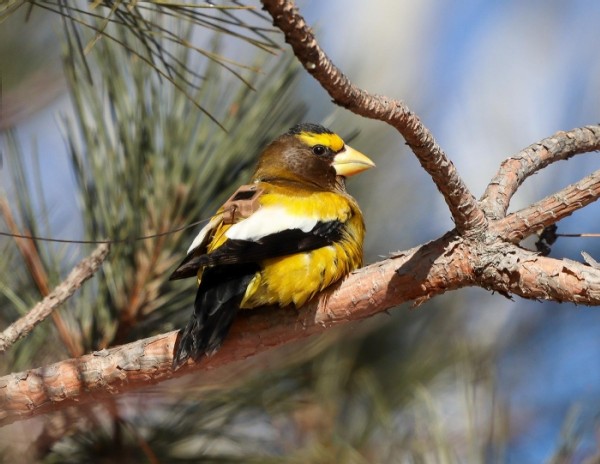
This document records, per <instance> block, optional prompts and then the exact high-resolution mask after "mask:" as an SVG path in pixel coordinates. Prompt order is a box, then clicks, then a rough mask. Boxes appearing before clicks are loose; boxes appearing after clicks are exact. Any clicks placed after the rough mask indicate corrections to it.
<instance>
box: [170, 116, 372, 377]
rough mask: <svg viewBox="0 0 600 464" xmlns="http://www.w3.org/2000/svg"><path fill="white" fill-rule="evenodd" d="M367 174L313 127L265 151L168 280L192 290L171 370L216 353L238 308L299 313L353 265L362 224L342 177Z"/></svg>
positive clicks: (362, 160)
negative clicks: (190, 281) (191, 281)
mask: <svg viewBox="0 0 600 464" xmlns="http://www.w3.org/2000/svg"><path fill="white" fill-rule="evenodd" d="M372 166H373V163H372V161H370V160H369V159H368V158H367V157H365V156H364V155H362V154H361V153H359V152H357V151H355V150H353V149H352V148H350V147H348V146H346V145H345V144H344V142H343V140H342V139H341V138H340V137H339V136H338V135H336V134H334V133H332V132H330V131H328V130H327V129H325V128H323V127H321V126H317V125H312V124H302V125H299V126H296V127H294V128H292V129H290V131H289V132H288V133H286V134H284V135H283V136H281V137H280V138H278V139H276V140H275V141H274V142H272V143H271V144H270V145H269V146H268V147H267V148H266V149H265V151H264V152H263V153H262V154H261V156H260V158H259V163H258V166H257V168H256V171H255V173H254V176H253V184H251V186H246V187H244V188H241V189H239V190H238V191H237V192H236V194H235V195H234V196H233V197H232V198H231V199H230V200H229V201H228V202H227V203H226V204H225V205H224V206H223V207H222V208H221V209H220V210H219V211H218V212H217V214H216V215H215V216H214V217H213V218H212V219H211V221H210V222H209V224H208V225H207V226H206V227H205V228H204V229H202V231H201V232H200V234H199V235H198V237H197V238H196V239H195V240H194V242H193V243H192V246H191V247H190V250H189V252H188V256H187V257H186V259H185V260H184V261H183V263H182V264H181V265H180V266H179V267H178V268H177V270H176V271H175V272H174V273H173V276H172V278H174V279H178V278H184V277H190V276H192V275H196V276H197V279H198V283H199V288H198V293H197V297H196V303H195V311H194V314H193V316H192V319H191V320H190V323H189V324H188V326H187V327H186V328H185V330H184V331H183V334H182V337H181V341H180V342H179V344H178V346H177V350H176V354H175V360H174V367H175V368H177V367H178V366H180V365H181V364H183V363H184V362H185V361H186V360H187V359H188V358H190V357H192V358H194V359H196V358H198V357H199V356H201V355H202V354H205V353H211V352H214V351H215V350H216V349H218V347H219V346H220V344H221V342H222V340H223V338H224V337H225V335H226V334H227V331H228V330H229V327H230V325H231V323H232V321H233V317H234V315H235V312H236V310H237V309H238V308H243V309H249V308H256V307H259V306H265V305H278V306H288V305H291V304H293V305H295V306H296V307H299V306H302V305H303V304H304V303H306V301H308V300H309V299H310V298H312V297H313V296H314V295H315V294H317V293H318V292H320V291H321V290H323V289H324V288H326V287H328V286H329V285H331V284H332V283H334V282H336V281H338V280H339V279H340V278H342V277H343V276H345V275H346V274H348V273H349V272H351V271H352V270H354V269H356V268H358V267H359V266H361V265H362V259H363V258H362V255H363V251H362V246H363V241H364V235H365V226H364V221H363V218H362V214H361V212H360V209H359V207H358V204H357V203H356V201H355V200H354V199H353V198H352V197H351V196H350V195H348V194H347V193H346V191H345V188H344V182H343V178H344V177H346V176H349V175H353V174H356V173H358V172H361V171H364V170H365V169H368V168H370V167H372Z"/></svg>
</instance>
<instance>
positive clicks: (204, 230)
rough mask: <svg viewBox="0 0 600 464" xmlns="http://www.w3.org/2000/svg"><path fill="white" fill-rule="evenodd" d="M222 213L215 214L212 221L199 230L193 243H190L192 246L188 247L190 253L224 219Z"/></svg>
mask: <svg viewBox="0 0 600 464" xmlns="http://www.w3.org/2000/svg"><path fill="white" fill-rule="evenodd" d="M222 216H223V215H222V214H218V215H216V216H214V217H213V218H212V219H211V220H210V222H209V223H208V224H206V225H205V226H204V227H203V228H202V229H201V230H200V232H198V235H196V238H195V239H194V241H193V242H192V244H191V245H190V247H189V248H188V251H187V254H188V255H189V254H190V253H191V252H192V251H193V250H194V249H195V248H197V247H199V246H200V245H202V242H203V241H204V239H205V238H206V236H207V235H208V234H209V233H210V232H211V231H212V230H213V229H214V228H215V227H216V226H217V224H218V223H219V221H220V220H221V219H222Z"/></svg>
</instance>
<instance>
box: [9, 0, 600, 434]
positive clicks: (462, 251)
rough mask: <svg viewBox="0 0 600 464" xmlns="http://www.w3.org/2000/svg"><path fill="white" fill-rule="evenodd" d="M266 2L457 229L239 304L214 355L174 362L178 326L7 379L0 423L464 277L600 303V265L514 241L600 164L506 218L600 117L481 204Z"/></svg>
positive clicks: (584, 186) (579, 197)
mask: <svg viewBox="0 0 600 464" xmlns="http://www.w3.org/2000/svg"><path fill="white" fill-rule="evenodd" d="M263 4H264V6H265V8H266V9H267V10H268V11H269V13H271V15H272V17H273V19H274V21H275V24H276V25H277V26H278V27H280V28H281V30H283V31H284V33H285V34H286V40H287V41H288V42H289V43H290V44H291V45H292V48H293V49H294V52H295V53H296V56H298V58H299V59H300V61H301V62H302V63H303V64H304V66H305V67H306V69H307V70H308V71H309V72H310V73H311V74H312V75H313V76H315V78H316V79H317V80H318V81H319V82H320V83H321V85H322V86H323V87H324V88H325V89H326V90H327V91H328V92H329V93H330V95H331V96H332V97H333V98H334V100H335V101H336V102H337V103H338V104H340V105H342V106H345V107H346V108H348V109H351V110H352V111H354V112H355V113H357V114H361V115H364V116H367V117H371V118H375V119H380V120H382V121H385V122H388V123H389V124H391V125H393V126H394V127H396V128H397V129H398V130H399V131H400V132H401V133H402V134H403V135H404V137H405V138H406V140H407V142H408V143H409V145H410V146H411V148H412V149H413V151H414V152H415V154H416V155H417V157H418V158H419V160H420V161H421V164H422V165H423V167H424V168H425V169H426V170H427V171H428V172H429V173H430V175H431V176H432V178H433V179H434V182H435V183H436V185H437V186H438V188H439V189H440V191H441V192H442V194H443V195H444V197H445V199H446V202H447V203H448V205H449V207H450V210H451V211H452V215H453V217H454V219H455V221H456V224H457V227H456V229H455V230H453V231H451V232H448V233H447V234H446V235H444V236H443V237H441V238H439V239H437V240H434V241H432V242H430V243H427V244H425V245H422V246H419V247H417V248H414V249H412V250H408V251H404V252H399V253H396V254H395V255H394V256H392V257H391V258H389V259H386V260H383V261H381V262H377V263H374V264H372V265H370V266H367V267H365V268H363V269H360V270H358V271H356V272H354V273H352V274H351V275H349V276H347V277H346V278H345V279H344V280H343V281H342V282H340V283H338V284H336V285H334V286H332V287H329V288H328V289H327V290H326V291H325V292H323V293H322V294H320V295H319V296H318V298H316V299H314V300H312V301H311V302H309V303H308V304H307V305H305V306H304V307H302V308H301V309H300V311H294V310H291V309H286V308H284V309H268V308H267V309H259V310H250V311H241V314H240V316H239V317H238V319H237V320H236V322H235V323H234V326H233V328H232V330H231V333H230V335H229V337H228V338H227V340H226V341H225V343H224V345H223V347H222V348H221V350H220V351H219V352H218V353H217V354H215V355H214V356H212V357H208V358H203V359H200V360H199V361H198V362H195V363H194V362H189V363H188V364H186V365H184V366H183V367H181V368H180V369H179V370H177V371H173V370H172V369H171V363H172V358H173V347H174V344H175V341H176V336H177V332H170V333H167V334H162V335H158V336H156V337H152V338H148V339H144V340H139V341H137V342H134V343H130V344H128V345H124V346H120V347H116V348H113V349H110V350H102V351H100V352H96V353H92V354H89V355H86V356H82V357H80V358H76V359H70V360H67V361H62V362H59V363H56V364H53V365H51V366H48V367H44V368H39V369H33V370H29V371H26V372H22V373H17V374H10V375H7V376H5V377H2V378H0V424H6V423H10V422H13V421H16V420H19V419H23V418H27V417H32V416H35V415H38V414H42V413H46V412H50V411H55V410H58V409H62V408H65V407H67V406H71V405H76V404H77V405H78V404H85V403H90V402H92V401H97V400H101V399H102V398H106V397H112V396H114V395H116V394H119V393H124V392H128V391H131V390H134V389H138V388H141V387H145V386H148V385H151V384H155V383H158V382H161V381H164V380H167V379H170V378H173V377H178V376H182V375H185V374H187V373H189V372H192V371H199V370H207V369H213V368H216V367H219V366H223V365H225V364H229V363H233V362H238V361H239V362H243V361H244V360H245V359H246V358H248V357H250V356H253V355H255V354H257V353H260V352H262V351H265V350H267V349H269V348H272V347H275V346H279V345H283V344H285V343H289V342H292V341H295V340H299V339H302V338H305V337H308V336H311V335H314V334H317V333H320V332H323V331H324V330H325V329H326V328H327V327H328V326H330V325H334V324H342V323H347V322H351V321H356V320H360V319H363V318H366V317H370V316H372V315H374V314H377V313H380V312H383V311H386V310H388V309H390V308H392V307H394V306H397V305H399V304H401V303H404V302H408V301H413V302H415V303H416V304H419V303H421V302H423V301H425V300H426V299H428V298H431V297H432V296H435V295H438V294H441V293H444V292H446V291H448V290H453V289H458V288H461V287H465V286H480V287H483V288H486V289H490V290H495V291H498V292H501V293H503V294H505V295H507V296H508V295H510V294H516V295H520V296H523V297H524V298H533V299H552V300H555V301H570V302H574V303H578V304H586V305H599V304H600V269H598V268H597V267H595V266H586V265H583V264H580V263H577V262H574V261H570V260H559V259H554V258H548V257H541V256H539V255H538V254H537V253H534V252H532V251H529V250H524V249H522V248H520V247H518V246H517V245H515V244H513V243H511V242H512V241H515V240H518V239H519V237H521V236H525V235H526V234H528V233H530V232H531V231H532V230H534V228H535V227H540V226H543V225H548V224H550V223H552V222H556V221H557V220H558V219H559V218H561V217H564V216H566V215H568V214H571V213H572V212H573V211H575V210H577V209H579V208H582V207H583V206H585V205H586V204H588V203H589V202H591V201H594V200H595V199H597V198H598V195H599V193H598V191H599V189H600V187H599V185H598V183H599V180H600V179H599V177H600V176H599V175H598V173H594V174H592V175H591V176H589V177H588V178H585V179H583V180H581V181H580V182H578V183H576V184H574V185H572V186H569V187H567V188H565V189H563V190H562V191H560V192H558V194H555V195H553V196H549V197H548V198H546V199H544V200H542V201H541V202H538V203H536V204H534V205H532V206H530V207H529V208H525V209H523V210H521V211H519V212H518V213H514V214H512V215H509V216H507V217H506V218H503V217H504V215H505V214H506V210H507V207H508V204H509V202H510V198H511V197H512V195H513V194H514V192H515V191H516V190H517V188H518V187H519V185H521V183H522V182H523V180H524V179H525V178H526V177H527V176H529V175H531V174H532V173H533V172H535V171H537V170H539V169H541V168H543V167H544V166H546V165H548V164H549V163H551V162H554V161H556V160H558V159H567V158H569V157H570V156H573V155H575V154H577V153H583V152H586V151H593V150H597V149H598V148H599V147H600V126H588V127H585V128H581V129H575V130H573V131H569V132H561V133H557V134H555V135H554V136H552V137H550V138H548V139H545V140H543V141H542V142H540V143H538V144H535V145H532V146H530V147H529V148H527V149H525V150H524V151H523V152H521V154H520V155H519V156H518V157H516V158H511V159H509V160H507V161H505V162H504V163H503V164H502V167H501V168H500V170H499V171H498V174H497V175H496V176H495V177H494V179H493V180H492V183H491V184H490V186H488V189H487V190H486V194H485V195H484V198H483V200H482V205H483V208H481V207H480V206H479V204H478V203H477V202H476V201H475V199H474V198H473V197H472V195H471V194H470V193H469V191H468V189H467V188H466V186H465V185H464V183H463V182H462V180H461V179H460V177H459V176H458V173H457V172H456V170H455V169H454V167H453V166H452V163H451V162H450V161H449V160H448V159H447V157H446V155H445V154H444V152H443V151H442V150H441V149H440V147H439V146H438V145H437V144H436V143H435V140H434V139H433V137H432V135H431V134H430V133H429V131H428V130H427V129H426V128H425V127H424V126H423V125H422V124H421V122H420V121H419V120H418V118H417V117H416V116H414V115H413V114H412V113H411V112H410V111H409V110H408V108H406V106H405V105H404V104H403V103H402V102H399V101H395V100H390V99H387V98H386V97H381V96H373V95H370V94H368V93H366V92H365V91H363V90H360V89H358V88H356V87H355V86H353V85H352V84H351V83H350V81H349V80H348V79H347V77H346V76H344V75H343V74H342V73H341V72H340V71H339V70H338V69H337V68H335V66H334V65H333V64H332V63H331V62H330V61H329V59H328V58H327V57H326V56H325V54H324V53H323V51H322V50H321V49H320V48H319V46H318V44H317V43H316V40H315V38H314V36H313V34H312V32H311V31H310V29H309V28H308V27H307V26H306V24H305V22H304V20H303V19H302V17H301V16H300V15H299V14H298V12H297V10H296V9H295V7H294V6H293V4H291V3H290V2H286V1H283V0H263ZM552 208H553V209H552ZM484 209H485V212H486V214H487V217H485V216H484ZM546 210H548V211H546Z"/></svg>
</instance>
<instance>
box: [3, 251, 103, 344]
mask: <svg viewBox="0 0 600 464" xmlns="http://www.w3.org/2000/svg"><path fill="white" fill-rule="evenodd" d="M109 250H110V247H109V246H108V245H107V244H101V245H98V247H96V249H95V250H94V251H93V252H92V254H91V255H89V256H88V257H87V258H84V259H83V260H82V261H81V262H80V263H79V264H78V265H77V266H75V268H74V269H73V270H72V271H71V273H70V274H69V275H68V276H67V278H66V279H65V280H64V281H63V282H61V283H60V285H58V286H57V287H56V288H55V289H54V290H52V291H51V292H50V293H49V294H48V295H47V296H46V297H45V298H44V299H43V300H42V301H40V302H39V303H38V304H36V305H35V306H34V307H33V308H32V309H31V310H30V311H29V312H28V313H27V314H25V315H24V316H23V317H22V318H20V319H19V320H17V321H15V322H13V323H12V324H11V325H10V326H8V327H7V328H6V329H5V330H4V331H3V332H2V333H1V334H0V353H2V352H4V351H6V350H7V349H8V348H10V347H11V346H12V345H13V344H14V343H15V342H16V341H17V340H20V339H21V338H23V337H25V336H26V335H27V334H28V333H29V332H31V331H32V330H33V329H34V327H35V326H36V325H38V324H39V323H40V322H42V321H43V320H44V319H46V318H47V317H48V316H49V315H50V314H52V311H54V310H55V309H56V308H58V307H59V306H60V305H61V304H63V303H64V302H65V301H67V300H68V299H69V298H70V297H71V296H72V295H73V293H75V291H76V290H77V289H78V288H79V287H81V286H82V285H83V283H84V282H85V281H86V280H88V279H89V278H90V277H92V276H93V275H94V274H95V273H96V271H97V270H98V269H99V268H100V265H101V264H102V263H103V262H104V260H105V259H106V257H107V256H108V252H109Z"/></svg>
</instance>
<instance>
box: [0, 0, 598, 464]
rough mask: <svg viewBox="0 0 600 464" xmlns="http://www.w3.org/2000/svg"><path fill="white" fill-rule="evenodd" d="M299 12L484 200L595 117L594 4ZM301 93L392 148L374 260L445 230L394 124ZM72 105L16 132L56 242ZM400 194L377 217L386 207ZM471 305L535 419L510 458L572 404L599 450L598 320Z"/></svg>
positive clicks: (555, 171)
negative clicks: (535, 148) (522, 164)
mask: <svg viewBox="0 0 600 464" xmlns="http://www.w3.org/2000/svg"><path fill="white" fill-rule="evenodd" d="M298 4H299V6H300V8H301V9H302V11H303V13H304V14H305V15H306V17H307V19H308V20H309V22H310V23H311V24H313V25H314V26H315V27H316V29H317V31H318V35H319V37H320V39H321V43H322V45H323V46H324V47H325V49H326V51H327V52H328V54H329V55H330V56H331V57H332V58H333V60H334V61H335V62H336V64H337V65H338V66H339V67H340V68H342V69H343V70H344V71H345V72H347V73H348V75H349V76H350V77H351V79H353V80H354V81H355V82H356V83H357V84H359V85H361V86H362V87H364V88H366V89H367V90H370V91H372V92H375V93H384V94H386V95H389V96H392V97H397V98H400V99H403V100H404V101H406V102H407V103H408V104H409V106H410V107H411V109H413V110H414V111H415V112H417V114H419V116H420V117H421V118H422V120H423V121H424V122H425V124H426V125H427V126H428V127H429V128H430V129H431V130H432V131H433V133H434V135H435V136H436V138H437V139H438V141H439V143H440V144H441V145H442V147H444V149H445V150H446V151H447V153H448V154H449V155H450V157H451V158H452V160H453V162H454V163H455V164H456V166H457V168H458V169H459V172H460V173H461V174H462V175H463V177H464V179H465V181H466V182H467V185H469V187H470V188H472V190H473V193H474V194H475V195H476V196H479V195H480V194H481V193H482V192H483V189H484V188H485V185H486V184H487V182H488V181H489V179H490V178H491V177H492V175H493V174H494V172H495V170H496V169H497V167H498V165H499V163H500V162H501V161H502V160H503V159H505V158H506V157H508V156H510V155H512V154H515V153H517V152H518V151H519V150H520V149H522V148H524V147H525V146H527V145H529V144H530V143H534V142H536V141H538V140H539V139H541V138H543V137H546V136H549V135H551V134H552V133H554V132H556V131H558V130H566V129H571V128H573V127H577V126H581V125H585V124H593V123H597V122H598V121H599V120H600V29H599V26H598V25H599V24H600V2H598V1H597V0H530V1H527V2H524V1H518V0H506V1H503V2H492V1H483V0H481V1H477V0H471V1H462V2H447V1H442V0H424V1H415V0H413V1H394V0H387V1H371V2H348V1H342V0H339V1H330V2H319V1H316V0H304V1H299V2H298ZM302 93H303V98H304V99H305V100H306V101H307V103H308V104H309V105H310V106H311V116H312V118H314V119H320V118H323V117H326V116H327V115H330V114H331V113H332V112H333V114H334V115H335V121H338V122H337V124H339V125H348V126H349V127H350V129H353V128H356V127H359V128H361V136H360V137H359V139H358V140H357V143H358V144H359V145H358V148H362V147H361V146H360V145H361V144H364V145H368V143H369V141H368V139H369V138H370V137H371V138H378V139H379V140H380V141H381V140H383V141H384V142H385V146H386V149H384V150H382V151H381V152H378V153H376V154H372V153H369V155H371V156H372V157H373V158H374V159H375V161H376V162H377V164H378V166H379V169H378V170H377V171H373V172H372V173H369V174H368V175H369V176H371V177H367V176H366V175H365V179H361V180H359V181H357V184H356V185H357V187H360V190H361V198H360V200H361V204H362V205H363V209H364V210H365V214H366V216H367V222H368V223H369V219H371V221H373V222H374V221H376V220H377V221H378V222H379V223H381V226H380V227H378V228H377V230H373V231H370V234H369V238H368V239H367V245H368V256H369V257H370V260H374V259H376V258H377V256H379V255H381V254H386V253H388V252H390V251H393V250H395V249H402V248H408V247H410V246H414V245H416V244H418V243H420V242H422V241H425V240H429V239H433V238H436V237H437V236H439V235H440V234H441V233H443V232H445V231H446V230H448V229H450V228H451V227H452V225H451V220H450V216H449V213H448V211H447V208H446V206H445V204H444V202H443V200H442V199H441V198H440V196H439V194H438V193H437V191H436V190H435V188H434V187H433V185H432V184H431V182H430V181H429V179H428V178H427V176H426V175H425V174H424V173H423V172H422V170H421V169H420V167H419V166H418V164H417V163H416V162H415V160H414V159H413V157H412V156H411V154H410V152H409V151H408V150H407V149H406V147H405V145H404V143H403V141H402V140H401V138H400V137H399V136H398V135H397V134H395V133H394V131H393V130H392V129H390V128H387V127H385V126H382V124H380V123H374V122H366V121H363V120H361V119H360V118H359V117H357V116H353V115H349V114H348V113H347V112H345V111H343V110H335V109H334V108H333V106H332V105H330V104H329V99H328V98H327V97H326V96H325V94H324V93H323V91H322V90H320V89H319V88H318V87H317V86H316V84H314V82H312V80H311V79H310V78H308V77H307V78H306V80H305V81H304V82H303V84H302ZM68 111H69V110H68V101H67V100H66V99H64V98H63V99H60V100H59V101H57V102H55V103H54V104H53V105H51V106H49V107H46V108H45V109H43V110H42V111H40V112H39V113H38V114H36V115H34V116H32V117H30V118H29V119H27V120H26V121H23V122H22V123H21V124H20V126H19V128H18V133H19V136H20V138H21V140H22V144H23V147H24V151H25V152H26V153H27V152H29V151H30V149H31V147H32V146H34V145H35V146H37V147H38V151H39V155H40V160H41V163H42V167H43V172H44V173H45V175H46V177H45V182H44V186H43V188H44V191H45V194H46V196H47V198H48V202H49V203H50V204H52V205H54V206H53V207H54V208H55V210H54V214H55V216H54V218H55V221H54V222H53V224H54V227H55V228H56V230H54V231H52V233H53V234H55V235H59V236H66V235H69V234H71V233H73V232H75V233H76V224H75V225H70V226H65V223H66V218H68V217H69V211H71V210H72V209H73V208H75V201H74V196H73V194H72V179H71V176H70V173H69V172H68V170H67V169H65V166H66V164H65V159H66V154H65V146H64V142H63V140H62V136H61V135H60V130H59V128H60V117H61V116H59V114H64V113H68ZM333 128H334V129H339V127H333ZM32 140H35V141H36V142H35V144H34V143H32ZM596 169H600V160H599V158H598V154H597V153H596V154H591V155H585V156H583V157H581V159H576V160H574V161H572V162H568V163H565V162H563V163H560V165H559V166H553V167H552V168H551V169H549V170H548V172H547V173H546V172H544V173H542V174H539V175H536V176H535V177H534V178H532V179H530V180H528V181H527V182H526V183H525V184H524V185H523V187H522V189H521V190H520V192H519V194H518V195H517V196H516V198H515V200H514V202H513V208H518V207H520V206H524V205H526V204H528V203H530V202H531V201H532V200H536V199H539V198H541V197H542V196H544V195H546V194H548V193H550V192H551V191H553V189H555V188H556V186H557V185H559V186H563V185H567V184H568V183H569V182H572V181H575V180H577V179H578V178H580V177H581V176H582V175H586V174H589V173H591V172H592V171H593V170H596ZM5 175H6V170H4V171H3V172H1V173H0V181H1V179H2V177H1V176H5ZM398 192H399V193H398ZM411 192H415V193H413V194H412V196H410V201H403V200H402V197H401V195H402V194H403V193H404V194H406V195H409V194H411ZM398 195H400V197H398ZM396 198H399V199H398V202H397V203H394V208H388V210H389V211H390V212H389V214H388V215H387V216H386V221H385V223H382V221H381V220H380V219H379V218H380V217H381V216H380V214H381V213H380V208H379V207H380V206H381V205H382V204H385V202H389V201H395V199H396ZM390 199H394V200H390ZM424 213H425V214H424ZM599 213H600V212H599V210H598V207H591V208H588V209H586V210H584V211H583V212H582V213H578V214H576V215H574V216H573V217H572V218H569V219H567V220H565V221H563V222H562V223H561V224H560V228H561V230H562V231H565V232H567V231H568V232H600V224H599V221H598V217H599ZM398 231H402V232H401V233H399V232H398ZM581 250H587V251H588V252H590V253H591V254H592V255H593V256H595V257H596V258H597V259H600V244H599V243H597V242H595V241H593V240H588V241H583V240H573V239H571V241H567V240H561V241H559V243H558V245H557V246H556V247H555V248H554V253H555V255H556V256H568V257H570V258H571V259H579V252H580V251H581ZM594 251H595V253H594ZM467 295H469V297H468V298H464V301H466V302H470V303H471V304H473V308H472V310H471V313H472V314H473V318H474V319H476V322H477V323H474V327H475V328H474V329H472V332H473V333H475V335H474V337H475V338H481V339H485V340H487V343H498V344H499V345H501V346H502V350H503V351H502V353H503V355H502V356H501V357H500V359H499V361H498V374H499V384H500V386H501V389H502V394H503V395H504V396H505V399H506V402H507V404H508V405H509V408H510V409H511V413H512V417H513V420H514V421H515V427H516V425H517V424H518V423H520V422H521V421H523V422H525V421H526V422H527V424H528V429H527V434H524V435H515V437H514V438H513V442H512V443H511V447H510V449H509V453H508V458H509V460H510V462H515V463H527V462H531V463H537V462H541V461H543V460H544V459H546V458H547V457H548V455H549V454H548V453H549V452H550V451H552V450H553V449H555V445H556V443H557V440H558V437H559V433H560V429H561V426H562V423H563V421H564V419H565V415H566V413H567V411H569V409H570V408H571V407H573V406H574V405H577V404H582V405H584V406H585V408H586V409H585V411H584V412H583V413H582V427H583V429H584V430H586V431H587V432H586V434H585V435H584V436H585V440H584V444H585V448H586V449H591V448H592V447H593V446H595V443H594V441H593V440H594V436H593V432H594V428H593V427H592V425H593V421H594V419H595V416H596V414H598V413H600V368H599V366H598V359H600V337H598V336H597V332H598V328H600V311H598V310H597V309H585V308H575V307H574V306H572V305H562V306H559V305H555V304H550V303H537V302H525V301H523V300H519V299H516V300H515V301H512V302H511V301H508V300H505V299H504V298H502V297H499V296H490V295H487V294H485V295H482V294H481V292H478V293H475V294H474V296H472V297H471V296H470V295H471V294H467ZM523 326H526V327H527V328H528V331H529V332H528V334H527V337H526V338H525V339H524V340H523V339H521V338H517V337H515V338H514V340H515V343H514V344H513V343H511V340H512V338H511V335H510V334H512V333H515V332H516V331H518V330H519V328H522V327H523ZM506 334H508V339H504V337H505V336H506ZM532 418H533V419H532ZM516 428H518V427H516Z"/></svg>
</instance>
